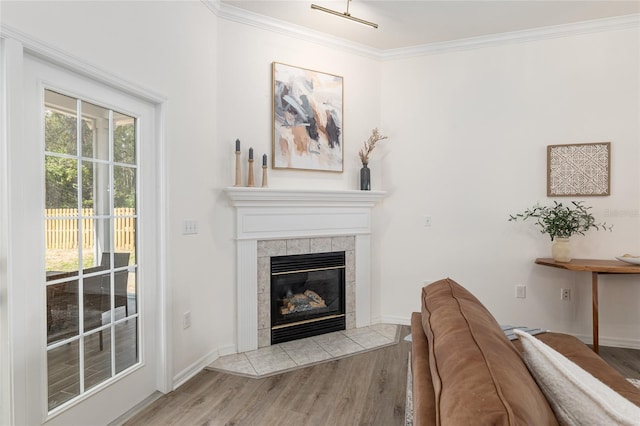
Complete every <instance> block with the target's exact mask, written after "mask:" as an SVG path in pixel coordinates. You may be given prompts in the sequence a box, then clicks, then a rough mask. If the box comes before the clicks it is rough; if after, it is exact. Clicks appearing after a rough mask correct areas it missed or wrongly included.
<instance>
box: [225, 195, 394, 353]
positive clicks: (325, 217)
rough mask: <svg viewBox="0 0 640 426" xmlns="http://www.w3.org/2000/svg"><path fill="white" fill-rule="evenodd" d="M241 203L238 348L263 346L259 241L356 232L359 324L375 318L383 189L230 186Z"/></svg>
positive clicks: (238, 213) (234, 203) (238, 204)
mask: <svg viewBox="0 0 640 426" xmlns="http://www.w3.org/2000/svg"><path fill="white" fill-rule="evenodd" d="M226 193H227V195H228V196H229V198H230V200H231V205H232V206H234V207H235V208H236V235H235V237H236V240H237V262H236V265H237V266H236V274H237V278H236V279H237V304H236V306H237V328H236V331H237V350H238V352H246V351H250V350H255V349H257V348H258V327H257V324H258V319H257V311H258V309H257V306H258V301H257V297H256V294H257V286H258V284H257V281H258V272H257V263H258V258H257V256H258V254H257V253H258V241H259V240H273V239H286V238H312V237H323V236H341V235H353V236H355V245H356V247H355V248H356V250H355V253H356V254H355V257H356V259H355V263H356V265H355V267H356V326H357V327H364V326H367V325H369V324H370V322H371V307H370V305H371V303H370V299H371V291H370V277H371V209H372V208H373V207H374V206H375V204H376V203H377V202H378V201H380V200H381V199H382V198H383V197H384V196H385V194H386V193H385V192H383V191H349V190H317V189H316V190H300V189H271V188H249V187H230V188H227V189H226Z"/></svg>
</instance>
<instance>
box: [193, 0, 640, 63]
mask: <svg viewBox="0 0 640 426" xmlns="http://www.w3.org/2000/svg"><path fill="white" fill-rule="evenodd" d="M202 2H203V3H204V4H205V5H206V6H207V7H208V8H209V9H210V10H211V11H212V12H213V13H214V14H215V15H216V16H218V17H219V18H223V19H228V20H231V21H235V22H239V23H242V24H245V25H251V26H253V27H256V28H260V29H263V30H267V31H272V32H275V33H278V34H283V35H287V36H290V37H293V38H297V39H301V40H305V41H309V42H313V43H318V44H323V45H326V46H329V47H333V48H338V49H342V50H347V51H350V52H352V53H356V54H359V55H362V56H366V57H369V58H371V59H377V60H392V59H404V58H411V57H415V56H425V55H435V54H441V53H449V52H457V51H463V50H472V49H481V48H485V47H493V46H499V45H505V44H513V43H526V42H532V41H539V40H546V39H552V38H559V37H568V36H574V35H580V34H589V33H596V32H602V31H616V30H624V29H630V28H639V27H640V14H632V15H624V16H616V17H612V18H603V19H595V20H590V21H582V22H576V23H571V24H562V25H554V26H549V27H542V28H534V29H530V30H522V31H512V32H508V33H501V34H491V35H487V36H480V37H471V38H465V39H460V40H452V41H447V42H440V43H428V44H422V45H417V46H411V47H405V48H398V49H387V50H382V49H375V48H372V47H370V46H365V45H363V44H359V43H354V42H350V41H347V40H345V39H342V38H339V37H334V36H331V35H328V34H325V33H322V32H320V31H314V30H310V29H308V28H304V27H302V26H299V25H295V24H290V23H288V22H284V21H280V20H276V19H273V18H269V17H267V16H264V15H260V14H257V13H253V12H249V11H247V10H244V9H240V8H237V7H234V6H230V5H228V4H226V3H221V2H220V0H202Z"/></svg>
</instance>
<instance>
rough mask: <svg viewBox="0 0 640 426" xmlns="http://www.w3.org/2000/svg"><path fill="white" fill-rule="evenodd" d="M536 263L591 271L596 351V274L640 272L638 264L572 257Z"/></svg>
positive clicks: (595, 350) (539, 260) (540, 259)
mask: <svg viewBox="0 0 640 426" xmlns="http://www.w3.org/2000/svg"><path fill="white" fill-rule="evenodd" d="M536 263H537V264H538V265H544V266H552V267H554V268H561V269H566V270H569V271H586V272H591V298H592V301H593V302H592V303H593V350H594V352H595V353H598V350H599V346H598V275H600V274H640V265H632V264H630V263H626V262H621V261H619V260H602V259H572V260H571V261H570V262H556V261H555V260H553V259H549V258H538V259H536Z"/></svg>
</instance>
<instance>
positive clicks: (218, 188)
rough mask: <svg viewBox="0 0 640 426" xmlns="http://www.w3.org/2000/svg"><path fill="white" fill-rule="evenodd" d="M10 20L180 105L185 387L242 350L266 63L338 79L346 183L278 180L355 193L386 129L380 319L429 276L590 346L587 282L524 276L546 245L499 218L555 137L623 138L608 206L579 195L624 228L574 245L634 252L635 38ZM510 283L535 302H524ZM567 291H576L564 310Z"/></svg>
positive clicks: (136, 17) (176, 362)
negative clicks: (393, 50)
mask: <svg viewBox="0 0 640 426" xmlns="http://www.w3.org/2000/svg"><path fill="white" fill-rule="evenodd" d="M2 22H3V23H6V24H8V25H10V26H11V27H12V28H15V29H18V30H20V31H22V32H25V33H27V34H29V35H31V36H33V37H35V38H37V39H39V40H42V41H44V42H46V43H49V44H51V45H53V46H56V47H57V48H59V49H61V50H63V51H65V52H67V53H70V54H72V55H75V56H78V57H80V58H83V59H84V60H86V61H87V62H89V63H91V64H94V65H96V66H97V67H99V68H101V69H103V70H105V71H107V72H111V73H114V74H116V75H118V76H120V77H122V78H123V79H125V80H128V81H130V82H133V83H137V84H140V85H142V86H144V87H146V88H149V89H150V90H153V91H155V92H158V93H161V94H163V95H165V96H166V97H167V98H168V99H169V101H168V110H167V117H166V119H167V142H168V150H169V152H168V173H169V175H168V180H169V188H168V189H169V202H168V206H169V212H168V214H169V227H170V234H169V236H168V241H169V247H168V249H169V254H170V257H169V265H168V268H169V277H168V278H169V281H170V285H171V288H172V293H171V297H172V298H173V312H172V333H173V369H174V372H175V375H176V377H177V380H181V379H184V378H185V377H186V376H185V375H186V374H188V373H189V372H190V371H191V369H192V368H193V367H194V366H198V365H200V364H201V363H202V362H204V361H206V360H209V359H212V357H215V356H217V355H218V354H219V353H226V352H229V351H230V350H232V348H233V346H234V343H235V330H234V328H233V323H234V319H235V286H234V283H235V267H234V265H235V243H234V241H233V227H234V221H233V211H232V209H231V208H230V207H229V205H228V202H227V200H226V198H225V195H224V193H223V192H222V191H223V189H224V188H225V187H227V186H230V185H232V184H233V161H234V156H233V146H234V141H235V139H236V138H239V139H241V141H242V145H243V148H245V149H246V148H248V147H249V146H253V147H254V149H255V151H256V155H258V156H259V155H261V154H262V153H268V154H269V155H270V154H271V148H270V147H271V124H270V123H271V114H272V113H271V103H270V102H271V63H272V62H273V61H277V62H283V63H287V64H291V65H296V66H301V67H305V68H311V69H315V70H318V71H324V72H328V73H333V74H338V75H341V76H343V77H344V90H345V92H344V95H345V116H344V123H345V126H344V136H345V156H344V157H345V163H344V164H345V172H344V173H343V174H333V173H314V172H302V171H284V170H271V169H270V170H269V173H270V175H269V183H270V186H272V187H279V188H284V187H290V188H294V187H295V188H306V187H318V188H334V189H356V188H357V187H358V175H357V173H358V169H359V167H360V163H359V160H358V157H357V151H358V150H359V149H360V146H361V143H362V142H363V141H364V140H366V138H367V137H368V136H369V134H370V131H371V129H372V128H373V127H380V129H381V130H382V132H383V133H385V134H388V135H389V136H390V140H388V141H385V142H384V143H383V144H382V145H381V146H380V148H378V149H377V150H376V151H375V152H374V154H373V160H372V162H371V167H372V169H373V187H374V189H383V190H387V191H388V192H389V196H388V198H387V199H386V200H385V201H384V202H383V203H382V204H381V205H380V206H378V207H377V208H376V209H375V210H374V216H375V217H374V220H375V223H374V256H375V260H376V262H375V264H376V266H375V267H374V270H373V276H374V286H375V287H374V290H375V291H374V305H373V309H372V314H373V316H374V317H375V318H379V319H381V320H395V321H399V322H406V321H408V318H409V315H410V312H411V311H414V310H417V309H418V308H419V290H420V288H421V286H422V285H423V281H424V280H427V279H429V280H435V279H439V278H442V277H446V276H450V277H452V278H454V279H456V280H458V281H459V282H460V283H461V284H463V285H465V286H467V287H469V288H470V289H471V290H472V291H473V292H475V293H476V294H477V295H478V297H479V298H480V299H481V300H482V301H483V302H485V303H486V304H487V306H488V307H489V309H491V310H492V311H493V312H494V313H495V315H496V317H497V319H498V320H499V321H500V322H509V323H524V324H529V325H535V326H542V327H548V328H551V329H555V330H561V331H568V332H572V333H576V334H581V335H590V324H591V322H590V305H589V297H588V295H587V289H588V287H587V284H588V283H589V277H588V274H587V275H584V276H583V275H580V274H573V273H569V272H563V271H552V270H547V269H545V268H543V267H540V266H535V265H533V259H534V258H535V257H540V256H546V255H548V242H547V241H546V240H545V239H544V236H542V235H539V234H538V233H537V232H536V231H535V230H533V229H532V228H531V227H530V226H527V225H523V224H514V223H509V222H507V217H508V214H509V213H512V212H515V211H519V210H521V209H524V208H525V207H527V206H530V205H532V204H533V203H535V202H536V201H543V202H544V201H545V200H546V196H545V185H546V183H545V167H546V157H545V155H546V151H545V146H546V145H548V144H561V143H575V142H591V141H612V143H613V148H612V150H613V161H612V169H613V173H612V185H613V186H612V195H611V196H610V197H602V198H589V199H588V200H587V201H588V202H589V203H590V204H592V205H593V206H594V213H595V214H596V216H597V217H598V218H602V219H606V220H607V221H609V222H612V223H614V224H615V230H614V232H613V233H611V234H609V233H592V234H590V235H588V236H587V237H583V238H579V239H578V242H577V244H576V249H575V251H576V254H577V255H579V256H581V257H605V258H609V257H612V256H614V255H617V254H622V253H625V252H631V253H639V254H640V246H639V244H640V243H639V241H640V238H639V237H640V229H639V228H640V227H639V216H640V213H639V211H640V210H639V208H640V202H639V193H640V188H639V187H638V185H639V181H640V177H639V175H638V163H639V161H640V153H639V149H638V145H639V142H640V141H639V139H640V138H639V136H640V135H639V133H640V130H639V128H638V117H639V115H640V112H639V111H640V110H639V106H638V100H639V99H640V97H639V93H638V90H639V85H638V78H639V77H638V76H639V74H640V73H639V64H638V30H637V29H636V30H626V31H615V32H605V33H598V34H591V35H582V36H574V37H567V38H559V39H553V40H546V41H540V42H531V43H526V44H512V45H505V46H500V47H491V48H484V49H477V50H472V51H466V52H457V53H447V54H440V55H433V56H424V57H419V58H414V59H399V60H393V61H387V62H378V61H375V60H372V59H369V58H367V57H364V56H359V55H356V54H353V53H347V52H345V51H341V50H339V49H336V48H330V47H327V46H322V45H320V44H313V43H310V42H306V41H303V40H301V39H298V38H292V37H288V36H285V35H282V34H276V33H271V32H268V31H265V30H261V29H258V28H255V27H252V26H248V25H244V24H240V23H236V22H231V21H227V20H224V19H219V18H217V17H216V16H215V15H214V14H213V13H212V12H211V11H209V10H208V9H207V8H206V7H205V6H204V5H203V4H202V3H201V2H106V3H105V2H43V3H33V2H24V3H22V2H16V3H13V2H3V3H2ZM245 155H246V151H245ZM607 211H609V212H612V213H610V214H609V216H611V217H607V214H606V212H607ZM426 215H428V216H431V217H432V226H431V227H430V228H425V227H423V226H422V224H423V216H426ZM184 219H196V220H198V222H199V228H200V229H199V234H198V235H195V236H183V235H181V232H180V227H181V223H182V220H184ZM601 281H602V282H603V285H602V290H601V293H602V296H601V336H602V338H603V340H604V339H605V338H612V339H617V341H623V340H625V339H627V340H630V341H631V343H632V344H633V345H637V346H639V347H640V330H639V329H638V328H637V324H638V323H639V322H640V313H639V312H640V309H639V308H640V306H639V304H640V286H638V285H637V283H636V281H637V278H633V277H603V278H601ZM516 284H526V285H527V290H528V292H527V299H524V300H519V299H515V298H514V297H513V296H514V285H516ZM612 284H613V285H612ZM560 286H568V287H571V288H573V289H574V299H573V300H572V301H571V302H563V303H561V302H560V301H559V288H560ZM185 311H191V313H192V327H191V328H190V329H188V330H183V329H182V314H183V313H184V312H185Z"/></svg>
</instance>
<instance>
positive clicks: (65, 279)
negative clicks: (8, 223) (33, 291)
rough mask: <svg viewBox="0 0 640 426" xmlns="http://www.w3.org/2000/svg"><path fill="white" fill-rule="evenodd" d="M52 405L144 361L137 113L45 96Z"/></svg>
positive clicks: (55, 406)
mask: <svg viewBox="0 0 640 426" xmlns="http://www.w3.org/2000/svg"><path fill="white" fill-rule="evenodd" d="M44 104H45V105H44V110H45V115H44V134H45V156H44V169H45V173H44V174H45V215H44V221H45V242H46V245H45V247H46V249H45V258H46V277H45V281H44V282H45V286H46V313H47V324H46V327H47V333H46V336H47V340H46V346H47V380H48V382H47V383H48V386H47V389H48V392H47V395H48V410H49V411H52V410H56V409H58V408H59V407H64V405H65V404H68V403H70V402H71V401H73V400H74V399H75V398H77V397H79V396H81V395H83V394H85V393H86V392H88V391H90V390H91V389H92V388H94V387H96V386H98V385H100V384H102V383H105V382H107V381H110V380H114V379H115V378H116V377H117V376H118V375H119V374H121V373H122V372H125V371H126V370H127V369H129V368H131V367H132V366H135V365H136V364H138V363H139V362H140V359H141V357H140V343H139V335H140V333H139V329H138V324H139V320H140V317H139V309H138V287H137V285H136V283H137V275H138V265H137V263H136V258H137V256H136V247H137V244H136V241H137V239H136V228H137V219H138V215H137V174H138V165H137V155H136V146H137V143H136V134H137V128H136V125H137V123H136V119H135V118H134V117H131V116H128V115H126V114H123V113H120V112H117V111H114V110H112V109H110V108H107V107H103V106H100V105H95V104H93V103H90V102H86V101H83V100H81V99H77V98H74V97H71V96H66V95H64V94H61V93H57V92H55V91H51V90H45V96H44Z"/></svg>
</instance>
